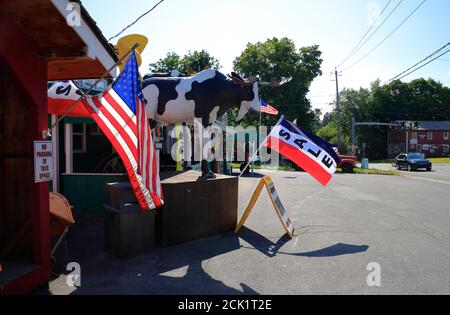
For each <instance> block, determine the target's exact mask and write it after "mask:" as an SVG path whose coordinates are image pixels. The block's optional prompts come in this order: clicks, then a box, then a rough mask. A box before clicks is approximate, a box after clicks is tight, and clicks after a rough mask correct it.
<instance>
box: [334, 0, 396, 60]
mask: <svg viewBox="0 0 450 315" xmlns="http://www.w3.org/2000/svg"><path fill="white" fill-rule="evenodd" d="M391 2H392V0H389V2H388V3H387V4H386V6H385V7H384V9H383V11H381V13H380V15H379V16H378V18H377V19H376V20H375V21H374V22H373V24H372V25H371V26H370V28H369V30H368V31H367V32H366V33H365V34H364V36H363V37H361V39H360V40H359V42H358V43H357V44H356V46H355V47H354V48H353V49H352V50H351V51H350V53H349V54H348V56H347V57H346V58H345V59H344V60H343V61H342V62H341V63H340V64H339V65H338V66H337V68H339V67H340V66H342V65H343V64H344V63H345V62H346V61H347V60H348V59H350V58H351V57H352V56H353V55H354V54H356V53H357V52H358V51H359V50H360V49H361V48H362V47H363V46H364V44H365V43H367V41H368V40H370V39H371V38H372V37H373V35H375V33H376V32H377V31H378V30H379V29H380V27H381V26H383V24H384V23H385V22H386V20H387V19H388V18H389V17H390V16H391V15H392V13H394V11H395V10H396V9H397V8H398V6H399V5H400V4H401V3H402V2H403V0H401V1H400V2H399V4H397V6H396V7H395V8H394V10H392V11H391V13H390V14H389V15H388V16H387V18H385V19H384V20H383V22H381V24H380V25H379V26H378V27H377V29H376V30H375V31H374V32H373V33H372V35H371V36H370V37H369V38H368V39H367V40H366V41H365V42H364V43H363V44H362V45H361V47H359V44H361V42H362V41H363V40H364V38H366V36H367V35H368V34H369V33H370V31H371V30H372V29H373V27H374V26H375V24H376V23H377V22H378V20H379V19H380V18H381V16H382V15H383V13H384V11H386V9H387V8H388V7H389V5H390V4H391ZM358 47H359V48H358Z"/></svg>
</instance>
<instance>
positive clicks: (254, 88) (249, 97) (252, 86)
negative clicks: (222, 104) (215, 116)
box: [229, 72, 292, 121]
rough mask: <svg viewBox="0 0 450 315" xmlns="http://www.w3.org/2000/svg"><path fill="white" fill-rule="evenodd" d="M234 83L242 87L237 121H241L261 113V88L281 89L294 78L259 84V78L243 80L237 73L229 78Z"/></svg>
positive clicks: (279, 78) (275, 79)
mask: <svg viewBox="0 0 450 315" xmlns="http://www.w3.org/2000/svg"><path fill="white" fill-rule="evenodd" d="M229 77H230V78H231V79H232V80H233V82H234V83H236V84H239V85H240V86H241V91H240V100H241V106H240V108H239V113H238V116H237V117H236V120H237V121H240V120H242V119H243V118H244V116H245V115H246V114H247V113H248V114H249V115H250V116H254V115H256V114H258V113H259V112H260V111H261V100H260V98H259V86H260V85H261V86H267V87H279V86H282V85H284V84H286V83H288V82H290V81H291V79H292V78H289V79H286V78H284V77H277V78H272V80H271V81H270V82H258V81H259V80H258V77H250V78H249V79H247V80H244V79H242V78H241V77H240V76H239V75H238V74H237V73H234V72H232V73H231V75H230V76H229Z"/></svg>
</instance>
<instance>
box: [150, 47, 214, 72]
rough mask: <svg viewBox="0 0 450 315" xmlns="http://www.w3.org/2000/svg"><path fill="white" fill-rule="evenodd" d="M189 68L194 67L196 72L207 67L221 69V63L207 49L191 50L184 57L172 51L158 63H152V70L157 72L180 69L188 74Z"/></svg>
mask: <svg viewBox="0 0 450 315" xmlns="http://www.w3.org/2000/svg"><path fill="white" fill-rule="evenodd" d="M189 69H192V71H194V72H200V71H202V70H205V69H220V64H219V60H217V59H216V58H214V57H213V56H211V55H210V54H209V53H208V52H207V51H206V50H201V51H194V52H191V51H189V52H188V53H187V54H186V55H184V57H181V56H180V55H178V54H177V53H175V52H172V53H168V54H167V56H166V57H165V58H163V59H160V60H158V61H157V62H156V63H152V64H150V71H152V72H156V73H158V72H162V73H165V72H169V71H171V70H178V71H180V72H181V73H184V74H187V73H188V72H189Z"/></svg>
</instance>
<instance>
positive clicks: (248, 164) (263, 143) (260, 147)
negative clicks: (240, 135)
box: [239, 116, 284, 178]
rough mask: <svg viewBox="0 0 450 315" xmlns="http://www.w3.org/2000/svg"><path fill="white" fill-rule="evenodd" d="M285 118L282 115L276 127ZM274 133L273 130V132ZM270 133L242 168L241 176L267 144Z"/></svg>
mask: <svg viewBox="0 0 450 315" xmlns="http://www.w3.org/2000/svg"><path fill="white" fill-rule="evenodd" d="M283 119H284V116H281V118H280V119H279V120H278V122H277V123H276V124H275V127H276V126H278V125H279V124H280V122H281V121H282V120H283ZM271 133H272V132H271ZM269 136H270V133H269V134H268V135H267V137H266V138H265V139H264V141H263V142H261V144H260V146H259V148H258V150H256V152H255V153H254V154H253V156H252V158H251V159H250V160H249V161H248V163H247V165H246V166H245V167H244V169H243V170H242V172H241V174H240V175H239V178H241V177H242V175H244V173H245V171H246V170H247V168H248V167H249V166H250V163H251V161H252V160H253V159H254V158H255V157H256V155H257V154H258V152H259V151H260V150H261V149H262V147H263V146H264V145H265V143H266V141H267V139H268V138H269Z"/></svg>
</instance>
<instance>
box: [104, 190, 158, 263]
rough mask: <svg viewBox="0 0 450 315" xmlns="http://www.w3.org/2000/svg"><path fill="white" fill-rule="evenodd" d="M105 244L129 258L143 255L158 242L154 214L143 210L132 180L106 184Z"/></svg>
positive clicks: (118, 256)
mask: <svg viewBox="0 0 450 315" xmlns="http://www.w3.org/2000/svg"><path fill="white" fill-rule="evenodd" d="M105 202H106V204H105V205H104V206H103V208H104V210H105V247H106V251H107V252H108V253H110V254H111V255H113V256H115V257H117V258H119V259H126V258H131V257H134V256H138V255H141V254H143V253H145V252H146V251H147V250H149V249H151V248H152V247H153V246H154V244H155V215H154V214H153V213H152V212H143V211H142V209H141V207H140V206H139V205H138V204H137V201H136V199H135V197H134V192H133V190H132V188H131V185H130V184H129V183H115V184H108V185H107V186H106V201H105Z"/></svg>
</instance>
